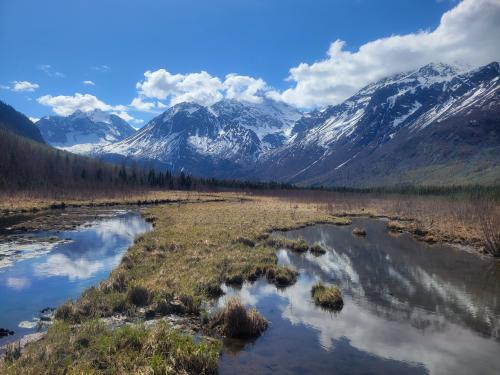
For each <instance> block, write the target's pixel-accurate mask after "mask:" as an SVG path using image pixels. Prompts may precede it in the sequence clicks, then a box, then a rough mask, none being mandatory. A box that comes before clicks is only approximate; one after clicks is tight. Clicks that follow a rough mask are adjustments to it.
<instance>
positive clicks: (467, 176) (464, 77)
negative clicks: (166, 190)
mask: <svg viewBox="0 0 500 375" xmlns="http://www.w3.org/2000/svg"><path fill="white" fill-rule="evenodd" d="M499 87H500V66H499V64H498V63H496V62H495V63H491V64H489V65H486V66H484V67H481V68H477V69H473V70H468V69H467V68H464V67H458V66H452V65H446V64H429V65H426V66H424V67H422V68H420V69H417V70H415V71H411V72H407V73H402V74H397V75H394V76H391V77H387V78H385V79H382V80H380V81H378V82H374V83H372V84H370V85H368V86H366V87H365V88H363V89H361V90H360V91H359V92H358V93H357V94H355V95H354V96H352V97H351V98H349V99H347V100H346V101H344V102H343V103H341V104H338V105H334V106H329V107H327V108H325V109H323V110H321V111H315V112H311V113H306V114H301V113H300V112H299V111H297V110H296V109H294V108H292V107H290V106H288V105H286V104H283V103H278V102H275V101H272V100H268V99H266V100H263V101H262V102H261V103H258V104H252V103H242V102H238V101H234V100H223V101H220V102H218V103H216V104H214V105H212V106H210V107H204V106H201V105H198V104H193V103H181V104H178V105H175V106H173V107H171V108H169V109H168V110H167V111H166V112H164V113H163V114H161V115H160V116H158V117H156V118H154V119H153V120H151V121H150V122H149V123H148V124H147V125H146V126H145V127H144V128H142V129H141V130H139V131H138V132H137V133H135V134H133V135H132V136H130V137H128V138H126V139H123V140H121V141H118V142H114V143H111V144H107V145H105V146H103V147H101V148H100V150H99V154H100V155H101V156H103V157H105V158H108V160H111V161H118V160H123V159H128V160H130V159H131V160H137V161H141V162H146V163H152V164H154V165H156V166H160V167H166V168H169V169H171V170H173V171H180V170H185V171H187V172H189V173H192V174H194V175H199V176H213V177H219V178H228V177H231V178H232V177H235V178H250V179H252V178H253V179H263V180H281V181H289V182H293V183H298V184H308V185H355V186H360V185H387V184H400V183H429V184H446V183H447V184H450V183H470V182H486V183H500V161H499V159H498V157H497V155H498V153H499V152H500V90H499Z"/></svg>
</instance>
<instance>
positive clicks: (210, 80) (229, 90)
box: [131, 69, 267, 110]
mask: <svg viewBox="0 0 500 375" xmlns="http://www.w3.org/2000/svg"><path fill="white" fill-rule="evenodd" d="M136 88H137V90H138V91H139V98H136V99H134V101H133V102H132V104H131V105H132V106H133V107H135V108H137V109H139V110H151V109H152V108H153V103H147V104H146V105H144V102H143V101H142V99H140V98H151V99H160V100H169V102H170V105H175V104H177V103H181V102H195V103H198V104H201V105H212V104H214V103H215V102H217V101H219V100H221V99H223V98H224V97H226V98H229V99H236V100H240V101H247V102H252V103H259V102H261V101H262V95H263V93H264V91H265V90H267V85H266V82H264V80H262V79H261V78H258V79H256V78H253V77H248V76H242V75H238V74H235V73H231V74H228V75H227V76H226V77H225V80H221V79H220V78H219V77H215V76H212V75H210V74H209V73H207V72H205V71H201V72H199V73H189V74H172V73H170V72H169V71H167V70H165V69H159V70H156V71H149V70H148V71H147V72H145V73H144V80H143V81H142V82H138V83H137V85H136ZM146 106H147V107H146ZM156 107H157V108H164V107H165V105H164V104H163V103H161V102H157V106H156Z"/></svg>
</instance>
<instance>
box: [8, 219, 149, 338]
mask: <svg viewBox="0 0 500 375" xmlns="http://www.w3.org/2000/svg"><path fill="white" fill-rule="evenodd" d="M63 219H64V217H62V220H63ZM150 229H151V226H150V224H148V223H146V222H145V221H144V220H143V219H142V217H141V216H140V214H139V213H138V212H133V211H125V210H121V211H120V210H113V211H108V212H107V213H105V214H103V213H100V214H99V216H98V219H96V220H94V221H91V222H89V223H86V224H84V225H81V226H80V227H78V228H76V230H72V231H63V232H42V233H40V232H37V233H25V234H24V235H25V236H34V237H36V238H38V239H42V242H34V243H30V244H21V243H18V242H13V243H7V242H4V243H0V327H1V328H4V329H10V330H13V331H14V332H15V335H14V336H7V337H4V338H0V346H1V345H4V344H5V343H8V342H10V341H14V340H16V339H18V338H19V337H21V336H23V335H26V334H28V333H33V332H35V331H36V330H37V327H36V322H37V318H38V316H39V313H40V311H41V310H42V309H45V308H46V307H57V306H58V305H60V304H62V303H64V302H66V301H67V300H69V299H76V298H77V297H78V296H79V295H80V294H81V293H82V292H83V291H84V290H85V289H86V288H88V287H90V286H91V285H95V284H97V283H98V282H99V281H100V280H103V279H105V278H106V277H107V276H108V275H109V273H110V271H111V270H112V269H113V268H114V267H116V266H117V265H118V263H119V262H120V260H121V257H122V255H123V253H124V252H125V251H126V250H127V248H128V247H129V246H130V245H131V244H132V243H133V240H134V238H135V237H136V236H137V235H139V234H141V233H144V232H146V231H148V230H150ZM48 237H57V239H62V240H64V241H63V242H55V243H54V242H47V238H48ZM54 239H55V238H52V239H51V241H53V240H54Z"/></svg>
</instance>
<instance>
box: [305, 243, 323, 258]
mask: <svg viewBox="0 0 500 375" xmlns="http://www.w3.org/2000/svg"><path fill="white" fill-rule="evenodd" d="M309 251H310V252H311V254H313V255H316V256H319V255H323V254H326V250H325V249H324V248H323V247H322V246H321V245H320V244H318V243H315V244H313V245H312V246H311V247H310V248H309Z"/></svg>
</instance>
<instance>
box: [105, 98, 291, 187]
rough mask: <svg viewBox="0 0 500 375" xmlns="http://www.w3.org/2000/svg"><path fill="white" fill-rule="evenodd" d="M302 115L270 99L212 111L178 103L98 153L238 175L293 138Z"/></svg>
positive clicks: (220, 104)
mask: <svg viewBox="0 0 500 375" xmlns="http://www.w3.org/2000/svg"><path fill="white" fill-rule="evenodd" d="M300 116H301V114H300V112H299V111H297V110H295V109H294V108H292V107H290V106H287V105H285V104H282V103H277V102H274V101H270V100H264V101H263V102H262V103H259V104H249V103H240V102H237V101H234V100H223V101H220V102H218V103H216V104H214V105H213V106H211V107H204V106H201V105H199V104H194V103H180V104H177V105H175V106H173V107H171V108H169V109H168V110H167V111H166V112H164V113H163V114H161V115H160V116H158V117H156V118H154V119H153V120H151V121H150V122H149V123H148V124H147V125H146V126H145V127H144V128H142V129H141V130H139V131H138V132H137V133H136V134H134V135H132V136H131V137H129V138H127V139H125V140H123V141H121V142H117V143H114V144H110V145H107V146H105V147H103V148H102V149H101V153H100V155H101V156H103V157H106V158H107V159H108V160H114V161H116V160H120V158H127V159H133V160H139V161H142V162H143V163H144V162H150V163H153V164H154V165H156V166H162V167H166V168H169V169H171V170H173V171H181V170H186V171H188V172H190V173H192V174H195V175H199V176H216V177H240V176H242V173H243V172H242V171H243V170H245V169H247V168H248V167H249V166H251V165H254V163H255V162H256V161H257V160H258V159H259V158H260V157H261V156H262V155H263V154H264V153H266V152H267V151H268V150H271V149H274V148H277V147H280V146H282V145H284V144H287V143H288V142H289V141H290V140H291V139H292V129H293V125H294V123H295V121H296V120H298V119H299V118H300Z"/></svg>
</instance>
